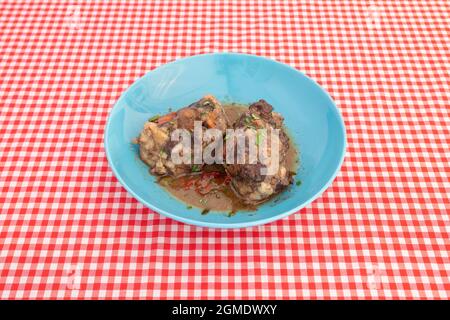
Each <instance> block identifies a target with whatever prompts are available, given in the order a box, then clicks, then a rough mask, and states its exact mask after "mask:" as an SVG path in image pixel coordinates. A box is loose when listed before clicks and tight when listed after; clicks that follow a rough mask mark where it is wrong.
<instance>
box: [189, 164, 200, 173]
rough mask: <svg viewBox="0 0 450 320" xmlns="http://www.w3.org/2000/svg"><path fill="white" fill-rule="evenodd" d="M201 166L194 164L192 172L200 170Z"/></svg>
mask: <svg viewBox="0 0 450 320" xmlns="http://www.w3.org/2000/svg"><path fill="white" fill-rule="evenodd" d="M199 171H200V166H199V165H198V164H194V165H192V168H191V172H199Z"/></svg>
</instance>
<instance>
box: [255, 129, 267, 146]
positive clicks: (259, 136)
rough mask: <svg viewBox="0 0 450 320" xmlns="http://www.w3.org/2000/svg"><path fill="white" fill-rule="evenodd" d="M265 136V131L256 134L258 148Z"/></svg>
mask: <svg viewBox="0 0 450 320" xmlns="http://www.w3.org/2000/svg"><path fill="white" fill-rule="evenodd" d="M265 135H266V134H265V132H264V131H261V130H258V132H257V133H256V145H257V146H259V145H260V144H261V142H262V141H263V138H264V137H265Z"/></svg>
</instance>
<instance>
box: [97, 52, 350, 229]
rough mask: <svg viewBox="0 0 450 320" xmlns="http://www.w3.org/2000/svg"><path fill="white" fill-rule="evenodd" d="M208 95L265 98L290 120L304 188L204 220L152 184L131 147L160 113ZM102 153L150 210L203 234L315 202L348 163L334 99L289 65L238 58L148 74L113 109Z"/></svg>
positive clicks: (202, 59) (189, 62)
mask: <svg viewBox="0 0 450 320" xmlns="http://www.w3.org/2000/svg"><path fill="white" fill-rule="evenodd" d="M205 94H213V95H214V96H216V97H217V98H218V99H219V100H221V101H222V102H238V103H244V104H247V103H251V102H254V101H257V100H259V99H265V100H266V101H268V102H269V103H270V104H272V105H273V106H274V108H275V110H276V111H277V112H279V113H281V114H282V115H283V116H284V118H285V125H286V127H287V128H288V131H289V133H290V135H291V137H292V138H293V140H294V143H295V144H296V145H297V146H298V148H299V150H300V165H299V169H298V172H297V176H296V177H295V180H296V181H301V185H300V186H297V185H296V184H294V185H293V186H292V187H291V188H290V189H289V190H286V191H285V192H284V193H283V194H281V195H279V196H278V199H274V200H272V201H270V202H268V203H265V204H263V205H262V206H260V207H259V208H258V210H257V211H254V212H245V211H243V212H238V213H237V214H236V215H234V216H231V217H229V216H228V214H227V213H226V212H214V211H212V212H210V213H208V214H207V215H202V214H201V211H200V210H199V209H196V208H193V209H190V210H188V209H187V208H186V204H184V203H182V202H180V201H179V200H177V199H175V198H173V197H172V196H171V195H170V194H169V193H168V192H167V191H165V190H164V189H163V188H161V187H160V186H159V185H158V184H156V183H155V178H154V177H153V176H151V175H150V174H149V172H148V167H147V166H146V165H145V164H144V163H143V162H142V161H141V160H140V159H139V155H138V154H139V153H138V151H139V150H138V147H137V146H135V145H133V144H132V143H131V141H132V139H133V138H135V137H137V136H138V135H139V132H140V131H141V129H142V127H143V125H144V123H145V122H146V121H147V119H148V118H150V117H151V116H153V115H155V114H163V113H166V112H168V108H169V107H171V108H173V109H174V110H176V109H178V108H181V107H183V106H186V105H188V104H190V103H192V102H193V101H195V100H198V99H199V98H201V97H202V96H204V95H205ZM104 143H105V149H106V155H107V157H108V161H109V164H110V166H111V168H112V170H113V172H114V174H115V175H116V177H117V179H118V180H119V181H120V182H121V183H122V185H123V186H124V187H125V188H126V189H127V190H128V192H130V193H131V194H132V195H133V196H134V197H135V198H136V199H137V200H139V201H140V202H141V203H143V204H144V205H145V206H147V207H149V208H151V209H153V210H155V211H157V212H159V213H161V214H163V215H165V216H167V217H170V218H172V219H175V220H178V221H182V222H185V223H189V224H193V225H196V226H202V227H212V228H243V227H249V226H255V225H260V224H264V223H268V222H271V221H274V220H278V219H281V218H283V217H286V216H288V215H289V214H291V213H294V212H297V211H299V210H300V209H301V208H303V207H304V206H306V205H307V204H309V203H310V202H311V201H313V200H314V199H316V198H317V197H318V196H320V194H321V193H322V192H324V191H325V189H326V188H327V187H328V186H329V185H330V184H331V182H332V181H333V179H334V178H335V177H336V175H337V173H338V171H339V168H340V167H341V164H342V162H343V160H344V154H345V146H346V140H345V127H344V122H343V120H342V117H341V115H340V113H339V111H338V109H337V107H336V105H335V104H334V102H333V100H332V99H331V98H330V96H329V95H328V94H327V93H326V92H325V91H324V90H323V89H322V88H321V87H320V86H319V85H318V84H317V83H316V82H314V81H313V80H311V79H310V78H308V77H307V76H305V75H304V74H303V73H301V72H299V71H297V70H295V69H294V68H292V67H289V66H288V65H285V64H282V63H279V62H276V61H273V60H269V59H266V58H262V57H258V56H253V55H247V54H237V53H217V54H204V55H198V56H193V57H189V58H185V59H180V60H177V61H175V62H171V63H168V64H166V65H163V66H161V67H159V68H157V69H155V70H153V71H150V72H149V73H147V74H146V75H145V76H143V77H142V78H140V79H138V80H137V81H136V82H135V83H133V85H132V86H131V87H130V88H128V90H126V91H125V92H124V93H123V94H122V96H121V97H120V99H119V100H118V101H117V103H116V104H115V105H114V107H113V109H112V111H111V113H110V116H109V119H108V122H107V125H106V130H105V141H104Z"/></svg>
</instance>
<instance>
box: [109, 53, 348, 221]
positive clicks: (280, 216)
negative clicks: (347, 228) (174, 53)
mask: <svg viewBox="0 0 450 320" xmlns="http://www.w3.org/2000/svg"><path fill="white" fill-rule="evenodd" d="M205 56H244V57H248V58H252V59H259V60H263V61H265V62H268V63H275V64H278V65H279V66H280V67H282V68H286V69H287V70H291V71H295V72H297V73H299V74H300V75H301V76H303V77H305V78H306V80H308V81H309V82H312V83H313V84H315V85H316V86H317V87H319V88H320V90H321V91H322V92H323V93H324V94H325V95H326V96H327V97H328V98H329V99H330V101H331V105H332V108H331V110H332V112H333V113H334V114H335V115H336V117H337V119H338V123H339V126H340V128H341V130H342V134H343V138H344V141H343V148H342V150H341V154H340V158H339V163H338V165H337V167H336V169H335V170H334V172H333V174H332V175H331V176H330V178H329V179H328V181H327V182H326V183H325V184H324V185H323V186H322V188H321V189H320V190H319V191H317V192H316V193H315V194H314V195H313V196H312V197H310V198H309V199H308V200H307V201H305V202H303V203H301V204H299V205H298V206H296V207H295V208H293V209H290V210H287V211H285V212H282V213H279V214H276V215H274V216H272V217H269V218H265V219H260V220H255V221H248V222H235V223H233V222H231V223H219V222H204V221H198V220H195V219H190V218H188V217H182V216H178V215H175V214H172V213H170V212H168V211H165V210H162V209H160V208H158V207H157V206H154V205H153V204H151V203H149V202H148V201H146V200H145V199H143V198H141V197H140V196H139V195H138V194H136V193H135V192H134V191H133V189H131V188H130V187H129V186H128V185H127V183H126V182H125V181H124V179H123V178H122V176H121V175H120V174H119V172H118V171H117V169H116V167H115V165H114V162H113V161H112V156H111V154H110V151H109V148H107V146H108V145H109V140H108V134H107V133H108V132H109V130H110V125H111V118H112V117H111V115H112V113H113V111H114V109H115V108H116V107H117V105H119V102H121V100H123V99H124V97H125V93H126V92H127V91H129V90H130V89H131V88H132V87H134V86H135V85H137V83H138V82H139V81H140V80H142V79H143V78H144V77H146V76H147V75H148V74H150V73H151V72H153V71H155V70H157V69H162V68H165V67H167V66H170V65H174V64H178V63H183V62H186V61H189V60H194V59H201V58H203V57H205ZM103 145H104V148H105V153H106V158H107V160H108V164H109V167H110V168H111V170H112V171H113V173H114V176H115V177H116V178H117V180H119V182H120V184H121V185H122V186H123V187H124V188H125V190H127V191H128V192H129V193H130V194H131V195H132V196H133V197H134V198H135V199H136V200H138V201H139V202H140V203H142V204H143V205H145V206H146V207H147V208H150V209H152V210H153V211H155V212H156V213H159V214H161V215H163V216H166V217H168V218H171V219H173V220H176V221H179V222H183V223H186V224H189V225H194V226H197V227H206V228H222V229H237V228H247V227H254V226H258V225H263V224H267V223H270V222H273V221H276V220H280V219H283V218H285V217H287V216H289V215H291V214H293V213H295V212H298V211H299V210H301V209H303V208H304V207H306V206H307V205H309V204H310V203H311V202H313V201H314V200H316V199H317V198H319V197H320V196H321V195H322V194H323V193H324V191H325V190H326V189H328V188H329V187H330V186H331V184H332V183H333V181H334V179H335V178H336V176H337V175H338V173H339V172H340V169H341V167H342V164H343V162H344V158H345V154H346V150H347V133H346V129H345V122H344V119H343V117H342V114H341V112H340V110H339V109H338V107H337V105H336V103H335V101H334V100H333V98H332V97H331V95H330V94H329V93H328V92H327V91H326V90H325V89H324V88H322V86H320V85H319V84H318V83H317V82H316V81H315V80H313V79H312V78H310V77H309V76H307V75H306V74H305V73H303V72H302V71H299V70H297V69H296V68H294V67H292V66H290V65H288V64H285V63H282V62H280V61H277V60H274V59H270V58H266V57H262V56H258V55H253V54H248V53H239V52H214V53H203V54H197V55H192V56H187V57H183V58H180V59H176V60H173V61H170V62H168V63H165V64H162V65H160V66H158V67H156V68H154V69H152V70H150V71H148V72H146V73H145V74H144V75H143V76H141V77H139V78H137V79H136V80H134V82H133V83H132V84H131V85H130V86H129V87H128V88H126V89H125V91H123V92H122V93H121V95H120V97H119V99H117V101H116V102H115V103H114V105H113V107H112V108H111V110H110V111H109V113H108V120H107V122H106V126H105V130H104V136H103Z"/></svg>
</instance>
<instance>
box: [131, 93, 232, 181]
mask: <svg viewBox="0 0 450 320" xmlns="http://www.w3.org/2000/svg"><path fill="white" fill-rule="evenodd" d="M194 121H201V123H202V128H203V129H208V128H215V129H218V130H221V131H222V132H223V134H224V133H225V130H226V128H227V120H226V116H225V113H224V110H223V107H222V105H221V104H220V102H219V101H217V99H216V98H215V97H213V96H211V95H207V96H205V97H203V98H202V99H200V100H199V101H197V102H194V103H193V104H191V105H189V106H187V107H185V108H182V109H180V110H178V111H177V112H171V113H168V114H165V115H163V116H160V117H153V118H150V119H149V121H148V122H146V123H145V125H144V129H143V130H142V132H141V134H140V135H139V137H138V138H137V139H136V140H137V141H136V142H137V143H138V144H139V146H140V157H141V159H142V160H143V161H144V162H145V163H146V164H147V165H148V166H149V167H150V172H151V173H152V174H154V175H158V176H163V175H170V176H179V175H183V174H188V173H192V172H197V171H201V170H202V166H203V165H202V164H193V161H192V164H175V163H174V161H172V158H171V154H172V149H173V148H175V147H177V145H178V147H180V144H179V143H178V142H177V141H172V139H171V134H172V132H173V131H174V130H175V129H187V130H189V131H190V132H191V133H192V132H193V131H194ZM191 136H192V139H193V136H194V135H191ZM191 144H192V146H193V141H192V143H191ZM203 144H204V145H203V147H205V144H207V143H206V142H205V141H204V142H203ZM193 149H194V148H193V147H192V150H191V152H192V153H193ZM181 152H182V151H181ZM191 156H192V159H193V155H191Z"/></svg>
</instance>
